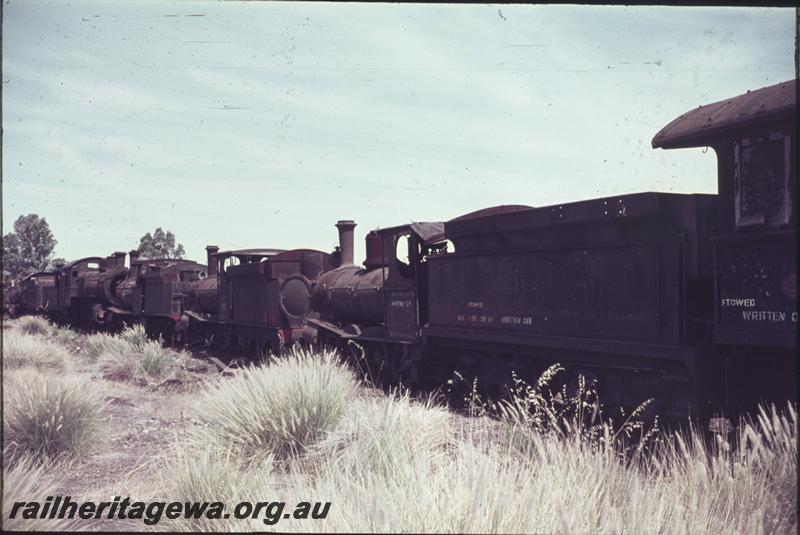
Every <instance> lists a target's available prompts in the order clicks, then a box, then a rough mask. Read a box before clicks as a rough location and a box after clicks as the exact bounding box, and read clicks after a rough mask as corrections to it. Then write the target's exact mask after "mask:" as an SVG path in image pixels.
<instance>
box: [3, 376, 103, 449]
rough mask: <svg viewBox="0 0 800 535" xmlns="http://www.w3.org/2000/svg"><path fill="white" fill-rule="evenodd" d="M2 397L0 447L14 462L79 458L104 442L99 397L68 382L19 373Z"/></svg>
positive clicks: (76, 382)
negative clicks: (1, 445)
mask: <svg viewBox="0 0 800 535" xmlns="http://www.w3.org/2000/svg"><path fill="white" fill-rule="evenodd" d="M8 379H9V380H8V381H6V382H7V384H6V385H4V386H5V388H4V391H3V409H4V412H3V442H4V447H5V448H6V450H7V452H8V453H9V454H10V455H11V456H12V457H13V456H16V455H20V454H30V455H33V456H37V457H48V458H55V457H58V456H79V455H83V454H85V453H87V452H88V451H90V450H91V449H93V448H94V447H95V446H96V445H97V444H98V443H99V442H100V440H101V438H102V436H103V427H104V423H105V418H104V413H105V402H104V400H103V397H102V395H101V394H99V393H98V392H97V391H95V390H93V389H89V388H86V384H85V382H83V381H81V380H79V379H78V378H72V377H45V376H41V375H38V374H33V373H23V372H18V373H16V374H14V376H13V377H10V378H8Z"/></svg>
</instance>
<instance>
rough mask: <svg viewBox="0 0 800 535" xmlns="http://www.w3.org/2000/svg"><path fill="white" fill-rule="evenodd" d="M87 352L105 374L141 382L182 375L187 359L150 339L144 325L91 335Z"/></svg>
mask: <svg viewBox="0 0 800 535" xmlns="http://www.w3.org/2000/svg"><path fill="white" fill-rule="evenodd" d="M84 354H85V356H86V357H87V358H88V359H89V360H91V361H96V362H97V363H98V365H99V368H100V370H101V371H102V373H103V376H104V377H105V378H107V379H111V380H115V381H134V382H140V383H147V382H150V381H163V380H165V379H170V378H174V377H177V376H180V375H181V374H182V372H183V370H184V362H185V357H184V356H183V355H182V354H181V353H177V352H175V351H173V350H171V349H167V348H164V347H162V346H161V343H159V342H157V341H154V340H149V339H148V338H147V335H146V334H145V331H144V327H142V326H141V325H135V326H133V327H129V328H127V329H125V330H124V331H122V333H120V334H119V335H116V336H113V335H109V334H104V333H101V334H94V335H92V336H90V337H88V339H87V342H86V350H85V352H84Z"/></svg>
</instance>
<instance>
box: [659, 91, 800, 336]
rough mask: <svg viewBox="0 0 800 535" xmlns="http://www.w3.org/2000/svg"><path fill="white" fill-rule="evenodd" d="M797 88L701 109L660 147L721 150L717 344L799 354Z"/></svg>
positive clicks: (662, 138) (663, 136) (677, 123)
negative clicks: (771, 349)
mask: <svg viewBox="0 0 800 535" xmlns="http://www.w3.org/2000/svg"><path fill="white" fill-rule="evenodd" d="M796 88H797V84H796V81H795V80H792V81H789V82H784V83H781V84H777V85H773V86H769V87H765V88H762V89H759V90H756V91H750V92H748V93H746V94H744V95H740V96H738V97H735V98H732V99H728V100H725V101H721V102H717V103H714V104H709V105H707V106H701V107H700V108H698V109H696V110H693V111H691V112H688V113H686V114H684V115H682V116H680V117H678V118H677V119H675V120H674V121H673V122H672V123H670V124H669V125H667V126H666V127H664V129H662V130H661V131H660V132H659V133H658V134H656V136H655V137H654V138H653V147H661V148H665V149H669V148H684V147H703V146H710V147H713V148H714V150H715V152H716V154H717V162H718V190H719V199H720V202H719V205H720V208H719V221H718V226H719V228H720V234H719V235H718V236H716V237H715V238H714V239H713V240H712V243H713V250H714V280H715V319H714V323H715V325H714V341H715V342H716V343H719V344H732V345H739V346H742V345H744V346H757V347H765V348H769V347H773V348H777V347H783V348H794V347H796V343H797V340H796V337H797V332H798V331H797V319H798V318H797V247H796V237H797V230H796V224H797V219H796V212H797V210H796V207H795V206H794V199H795V194H796V185H797V170H796V160H795V154H794V151H793V150H792V147H793V143H794V141H795V136H796V135H797V127H796V119H795V113H796V96H795V95H796Z"/></svg>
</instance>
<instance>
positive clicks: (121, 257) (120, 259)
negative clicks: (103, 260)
mask: <svg viewBox="0 0 800 535" xmlns="http://www.w3.org/2000/svg"><path fill="white" fill-rule="evenodd" d="M111 256H113V257H114V265H115V266H119V267H125V253H123V252H122V251H117V252H115V253H114V254H113V255H111Z"/></svg>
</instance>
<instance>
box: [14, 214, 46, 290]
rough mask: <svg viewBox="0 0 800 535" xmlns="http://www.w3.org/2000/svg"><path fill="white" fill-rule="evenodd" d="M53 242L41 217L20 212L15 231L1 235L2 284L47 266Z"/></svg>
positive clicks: (15, 223) (42, 269)
mask: <svg viewBox="0 0 800 535" xmlns="http://www.w3.org/2000/svg"><path fill="white" fill-rule="evenodd" d="M56 243H57V242H56V240H55V238H53V233H52V232H50V226H49V225H48V224H47V221H46V220H45V219H44V218H43V217H41V218H40V217H39V216H38V215H36V214H28V215H25V216H22V215H21V216H19V217H18V218H17V220H16V221H15V222H14V232H9V233H8V234H6V235H5V236H3V285H4V286H6V285H7V284H8V283H10V281H18V280H20V279H21V278H23V277H25V276H26V275H30V274H31V273H35V272H37V271H44V270H45V269H47V267H48V265H49V264H50V259H51V258H52V256H51V255H52V254H53V248H55V246H56Z"/></svg>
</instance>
